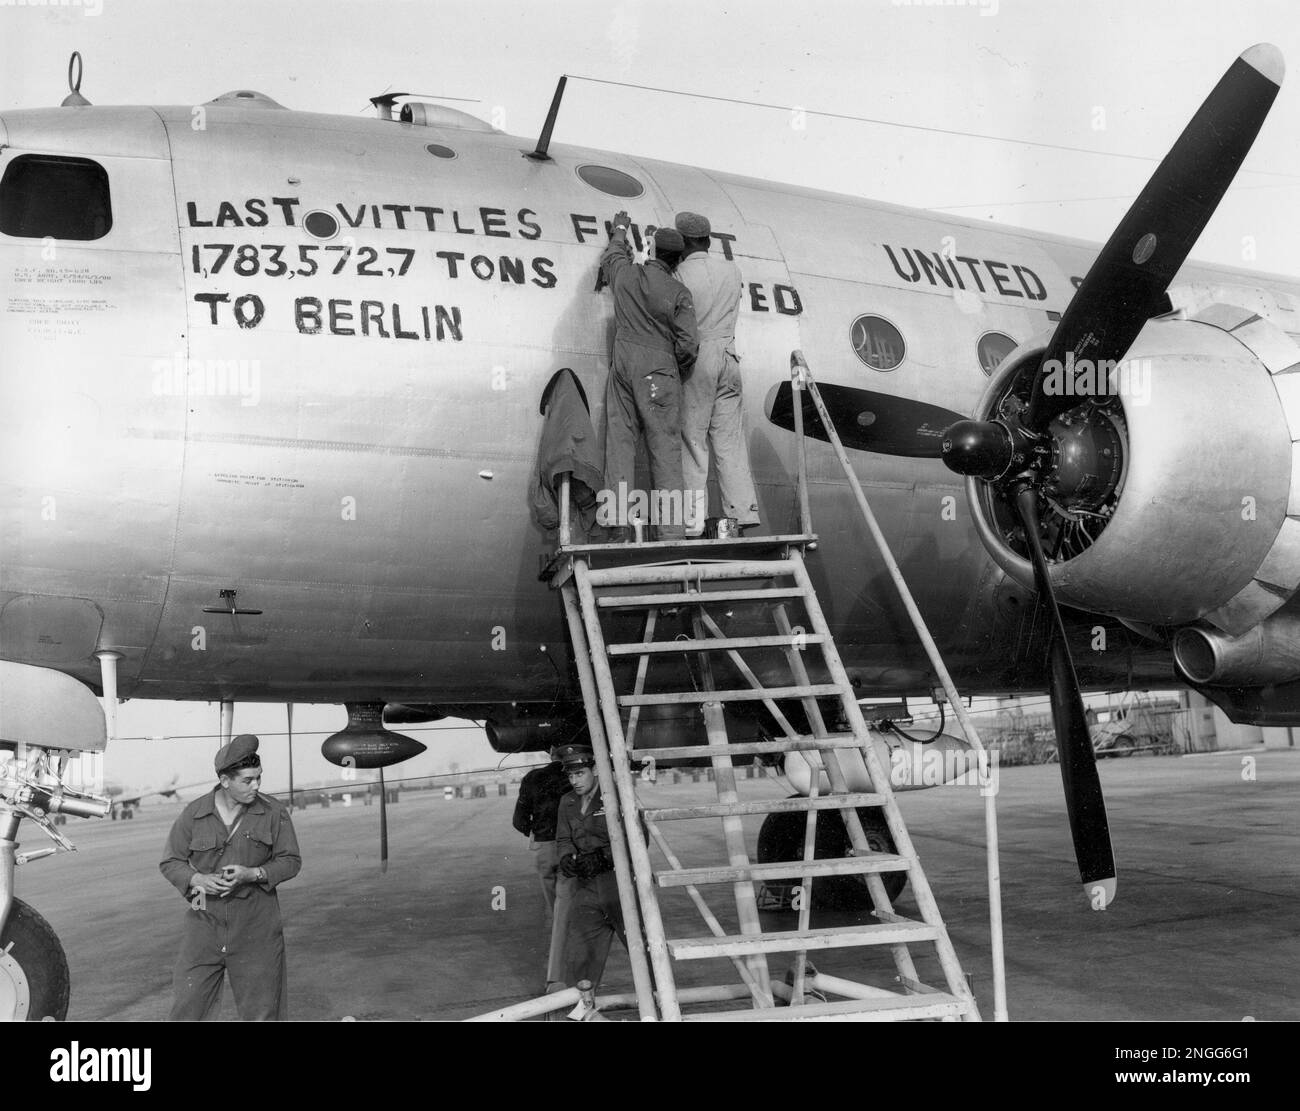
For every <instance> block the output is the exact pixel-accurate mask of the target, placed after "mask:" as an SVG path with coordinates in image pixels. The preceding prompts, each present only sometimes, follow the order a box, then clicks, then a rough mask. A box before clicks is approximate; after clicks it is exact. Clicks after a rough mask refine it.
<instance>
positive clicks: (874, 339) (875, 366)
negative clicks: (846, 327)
mask: <svg viewBox="0 0 1300 1111" xmlns="http://www.w3.org/2000/svg"><path fill="white" fill-rule="evenodd" d="M850 338H851V340H852V342H853V350H854V351H855V352H856V353H857V356H858V358H859V359H861V360H862V361H863V362H864V363H866V364H867V366H869V367H871V369H872V370H894V369H895V368H896V367H897V366H898V365H899V364H900V363H901V362H902V361H903V359H904V358H905V357H906V356H907V345H906V344H905V343H904V342H903V334H902V333H901V332H900V331H899V330H898V329H897V328H895V327H894V326H893V325H892V324H891V323H889V321H888V320H886V319H885V318H884V317H883V316H860V317H858V318H857V320H855V321H854V322H853V328H852V329H851V331H850Z"/></svg>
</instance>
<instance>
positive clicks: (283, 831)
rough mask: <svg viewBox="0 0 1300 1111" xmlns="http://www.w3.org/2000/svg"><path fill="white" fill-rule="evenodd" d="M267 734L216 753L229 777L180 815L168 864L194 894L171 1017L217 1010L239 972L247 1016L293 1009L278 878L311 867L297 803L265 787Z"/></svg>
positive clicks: (222, 776)
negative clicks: (261, 749)
mask: <svg viewBox="0 0 1300 1111" xmlns="http://www.w3.org/2000/svg"><path fill="white" fill-rule="evenodd" d="M257 746H258V739H257V738H256V737H254V736H253V735H252V734H249V733H245V734H242V735H241V736H238V737H236V738H235V739H234V740H233V741H231V742H230V744H228V745H225V746H223V747H222V749H221V750H220V751H219V752H218V753H217V757H216V760H215V761H214V766H215V768H216V771H217V776H218V778H219V780H220V782H219V783H218V785H217V786H216V787H214V788H213V789H212V790H211V791H210V792H208V793H207V794H206V795H202V796H201V797H199V798H197V799H195V800H194V801H193V802H191V803H190V804H189V805H188V806H186V807H185V809H184V810H182V811H181V814H180V817H178V818H177V819H176V822H175V824H174V825H173V826H172V829H171V833H170V834H169V836H168V838H167V851H166V856H164V857H163V860H162V863H161V864H160V865H159V868H160V869H161V870H162V874H163V875H164V876H165V877H166V878H167V880H168V882H169V883H171V885H172V886H173V887H175V888H176V890H177V891H179V892H180V893H181V895H182V896H184V897H185V899H186V900H187V901H188V902H189V909H188V910H186V912H185V925H184V927H183V930H182V933H181V949H180V954H179V956H178V957H177V960H176V971H175V975H174V977H173V981H172V984H173V989H174V992H175V1001H174V1003H173V1005H172V1010H171V1015H170V1016H169V1017H170V1019H171V1020H173V1021H176V1020H187V1019H213V1018H216V1017H217V1012H218V1011H219V1009H220V1007H221V985H222V980H223V978H224V976H225V975H227V974H228V975H229V976H230V989H231V991H232V992H233V993H234V996H235V1007H236V1009H237V1010H238V1011H239V1017H240V1018H241V1019H244V1020H245V1021H249V1020H256V1019H261V1020H283V1019H285V1018H287V1017H288V991H287V988H286V975H285V964H284V932H283V930H282V928H281V923H280V900H279V899H278V898H277V896H276V894H275V889H276V887H277V886H278V885H279V884H281V883H283V882H284V881H285V880H290V879H293V877H294V876H296V875H297V874H298V870H299V869H300V868H301V867H302V857H301V856H299V854H298V839H297V838H296V837H295V836H294V832H293V822H292V821H290V819H289V812H288V811H287V810H286V809H285V808H284V807H283V806H282V805H281V804H280V803H279V802H277V801H276V800H275V799H273V798H271V797H270V796H269V795H263V794H261V793H260V792H259V791H258V787H260V786H261V783H262V763H261V760H260V759H259V757H258V755H257Z"/></svg>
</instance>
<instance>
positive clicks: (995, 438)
mask: <svg viewBox="0 0 1300 1111" xmlns="http://www.w3.org/2000/svg"><path fill="white" fill-rule="evenodd" d="M1015 455H1016V452H1015V445H1014V442H1013V440H1012V436H1011V432H1010V430H1009V429H1008V428H1007V426H1006V425H1004V424H1002V423H1001V422H1000V421H995V420H959V421H958V422H957V423H956V424H954V425H951V426H949V427H948V428H947V429H945V431H944V434H943V461H944V464H945V465H946V466H947V468H948V469H949V470H950V471H955V472H956V473H957V474H961V475H970V476H972V477H974V478H983V479H994V478H1000V477H1001V476H1002V475H1004V474H1006V472H1007V469H1008V468H1009V467H1010V466H1011V464H1012V462H1013V461H1014V459H1015Z"/></svg>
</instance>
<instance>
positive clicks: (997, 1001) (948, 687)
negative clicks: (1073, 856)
mask: <svg viewBox="0 0 1300 1111" xmlns="http://www.w3.org/2000/svg"><path fill="white" fill-rule="evenodd" d="M790 376H791V400H792V402H793V407H794V413H795V424H796V429H797V431H798V432H799V433H800V437H799V439H800V444H801V446H802V444H803V439H804V437H803V435H802V432H803V402H802V400H801V399H800V397H799V392H800V391H801V390H804V389H806V390H807V391H808V393H809V396H811V397H812V399H813V404H814V405H815V406H816V407H817V413H818V416H820V418H821V422H822V427H823V428H824V429H825V430H826V435H827V437H828V438H829V440H830V443H831V446H832V447H833V448H834V449H835V454H836V456H837V457H838V458H839V462H840V466H841V467H842V468H843V470H844V475H845V477H846V478H847V479H848V482H849V486H850V488H851V489H852V490H853V494H854V497H855V498H856V500H857V503H858V509H859V510H860V511H861V512H862V517H863V519H864V520H865V521H866V523H867V529H868V530H869V531H870V533H871V538H872V540H873V541H874V542H875V545H876V550H877V551H878V552H879V553H880V557H881V559H882V560H883V561H884V563H885V567H886V569H887V570H888V571H889V575H890V578H891V579H892V580H893V583H894V587H895V589H896V590H897V592H898V596H899V599H900V600H901V601H902V603H903V607H904V609H906V610H907V616H908V618H909V619H910V620H911V622H912V627H913V629H915V631H916V634H917V637H918V638H919V639H920V641H921V644H922V646H923V647H924V648H925V652H926V655H927V656H928V657H929V660H930V666H931V667H932V668H933V669H934V672H935V674H936V675H937V676H938V677H939V682H940V684H941V685H942V686H943V690H944V694H945V695H946V697H947V699H948V704H949V705H950V706H951V707H952V708H953V712H954V713H955V714H956V716H957V720H958V721H959V722H960V724H961V727H962V732H963V733H964V734H965V736H966V740H967V742H968V743H969V744H970V746H971V748H973V749H974V750H975V751H976V753H977V754H978V757H979V760H980V763H981V764H982V765H983V767H984V770H985V772H986V774H987V771H988V750H987V749H986V748H985V747H984V743H983V742H982V741H981V740H980V737H979V732H978V731H977V730H976V728H975V723H974V722H973V721H972V720H971V718H970V715H969V714H968V713H967V712H966V707H965V706H964V705H962V701H961V696H960V695H959V694H958V692H957V688H956V686H955V685H954V683H953V681H952V676H951V674H950V673H949V671H948V668H947V666H946V665H945V664H944V662H943V657H942V656H941V655H940V653H939V648H938V645H936V644H935V642H934V637H932V636H931V635H930V630H929V628H928V627H927V626H926V624H925V618H924V617H922V615H921V611H920V609H919V608H918V607H917V604H916V600H915V599H914V598H913V597H912V592H911V590H909V589H908V586H907V581H906V579H904V578H903V572H902V569H901V568H900V567H899V566H898V561H897V560H896V559H895V558H894V554H893V552H892V551H891V549H890V547H889V542H888V540H886V539H885V534H884V533H883V532H882V531H881V529H880V525H879V524H878V523H877V521H876V515H875V514H874V513H873V512H872V511H871V505H870V504H869V503H868V501H867V496H866V494H864V493H863V491H862V484H861V483H860V482H859V481H858V476H857V475H856V474H855V473H854V471H853V466H852V464H851V463H850V462H849V457H848V453H847V452H845V450H844V444H843V442H842V441H841V440H840V437H839V433H838V432H837V431H836V430H835V424H834V422H833V421H832V420H831V417H830V413H829V412H828V411H827V409H826V403H825V402H824V401H823V400H822V396H821V392H820V391H819V390H818V389H817V382H816V380H815V379H814V378H813V375H812V370H811V369H810V368H809V366H808V363H807V361H806V360H805V359H804V356H803V352H802V351H799V350H795V351H791V352H790ZM800 458H801V468H800V476H799V480H800V485H801V490H803V489H806V483H807V478H806V474H805V471H806V464H803V462H802V460H803V456H801V457H800ZM807 524H808V523H807V522H805V527H807ZM984 831H985V842H986V845H987V857H988V888H989V934H990V941H991V945H992V951H993V952H992V956H993V1017H994V1020H995V1021H997V1022H1005V1021H1006V1020H1007V996H1006V990H1007V989H1006V965H1005V958H1004V955H1003V950H1002V894H1001V875H1000V870H999V865H998V833H997V809H996V805H995V803H994V792H993V791H988V792H987V793H986V794H985V795H984Z"/></svg>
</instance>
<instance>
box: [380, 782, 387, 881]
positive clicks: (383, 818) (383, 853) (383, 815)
mask: <svg viewBox="0 0 1300 1111" xmlns="http://www.w3.org/2000/svg"><path fill="white" fill-rule="evenodd" d="M379 870H380V872H387V871H388V788H387V787H385V786H384V769H383V768H380V769H379Z"/></svg>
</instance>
